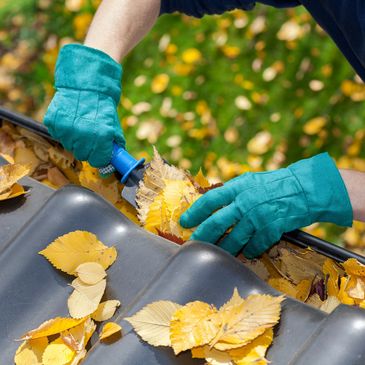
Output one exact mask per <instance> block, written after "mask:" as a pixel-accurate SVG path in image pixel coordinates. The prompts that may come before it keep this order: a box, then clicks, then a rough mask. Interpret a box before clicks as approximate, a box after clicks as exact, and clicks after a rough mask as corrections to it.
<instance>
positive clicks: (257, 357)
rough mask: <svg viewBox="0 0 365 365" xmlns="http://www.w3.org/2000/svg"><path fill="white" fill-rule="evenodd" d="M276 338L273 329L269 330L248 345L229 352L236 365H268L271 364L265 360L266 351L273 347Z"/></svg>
mask: <svg viewBox="0 0 365 365" xmlns="http://www.w3.org/2000/svg"><path fill="white" fill-rule="evenodd" d="M273 337H274V331H273V329H272V328H268V329H267V330H266V331H265V332H264V333H263V334H262V335H260V336H258V337H257V338H255V339H254V340H253V341H252V342H250V343H249V344H248V345H246V346H244V347H242V348H238V349H234V350H230V351H228V353H229V355H230V356H231V357H232V359H233V360H234V363H235V364H236V365H252V364H255V365H266V364H268V363H269V362H268V361H267V360H266V359H265V355H266V351H267V349H268V348H269V346H270V345H271V343H272V341H273Z"/></svg>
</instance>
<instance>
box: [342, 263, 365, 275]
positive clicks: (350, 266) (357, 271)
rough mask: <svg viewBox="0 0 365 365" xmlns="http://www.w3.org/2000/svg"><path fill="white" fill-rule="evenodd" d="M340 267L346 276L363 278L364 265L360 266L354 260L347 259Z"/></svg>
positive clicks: (364, 272)
mask: <svg viewBox="0 0 365 365" xmlns="http://www.w3.org/2000/svg"><path fill="white" fill-rule="evenodd" d="M342 266H343V267H344V269H345V271H346V273H347V274H348V275H357V276H365V265H363V264H361V263H360V262H359V261H357V260H356V259H348V260H346V261H345V262H344V263H343V264H342Z"/></svg>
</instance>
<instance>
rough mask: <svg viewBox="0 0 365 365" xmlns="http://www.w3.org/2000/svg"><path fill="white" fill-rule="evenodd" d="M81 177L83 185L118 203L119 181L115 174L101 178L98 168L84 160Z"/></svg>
mask: <svg viewBox="0 0 365 365" xmlns="http://www.w3.org/2000/svg"><path fill="white" fill-rule="evenodd" d="M79 179H80V184H81V185H82V186H84V187H85V188H88V189H90V190H92V191H94V192H96V193H98V194H99V195H101V196H102V197H104V198H105V199H106V200H108V201H109V202H110V203H112V204H116V203H117V202H118V201H119V200H120V193H119V189H118V186H119V185H120V184H119V181H118V180H116V179H115V178H114V177H113V176H112V177H109V178H106V179H101V178H100V176H99V171H98V169H96V168H94V167H91V166H90V165H89V164H88V163H87V162H82V169H81V171H80V174H79Z"/></svg>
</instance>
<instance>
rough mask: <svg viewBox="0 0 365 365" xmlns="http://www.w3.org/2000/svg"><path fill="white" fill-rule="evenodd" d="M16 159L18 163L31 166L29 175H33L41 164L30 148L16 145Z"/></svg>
mask: <svg viewBox="0 0 365 365" xmlns="http://www.w3.org/2000/svg"><path fill="white" fill-rule="evenodd" d="M14 161H15V163H16V164H21V165H27V166H29V175H32V174H33V172H34V171H35V169H36V168H37V166H38V165H39V164H40V161H39V160H38V158H37V156H36V155H35V154H34V152H33V151H32V150H31V149H30V148H26V147H16V148H15V153H14Z"/></svg>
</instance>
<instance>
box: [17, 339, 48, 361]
mask: <svg viewBox="0 0 365 365" xmlns="http://www.w3.org/2000/svg"><path fill="white" fill-rule="evenodd" d="M47 346H48V340H47V337H41V338H37V339H34V340H28V341H24V342H23V343H22V344H21V345H20V346H19V348H18V349H17V351H16V353H15V357H14V362H15V365H42V354H43V352H44V350H45V348H46V347H47Z"/></svg>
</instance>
